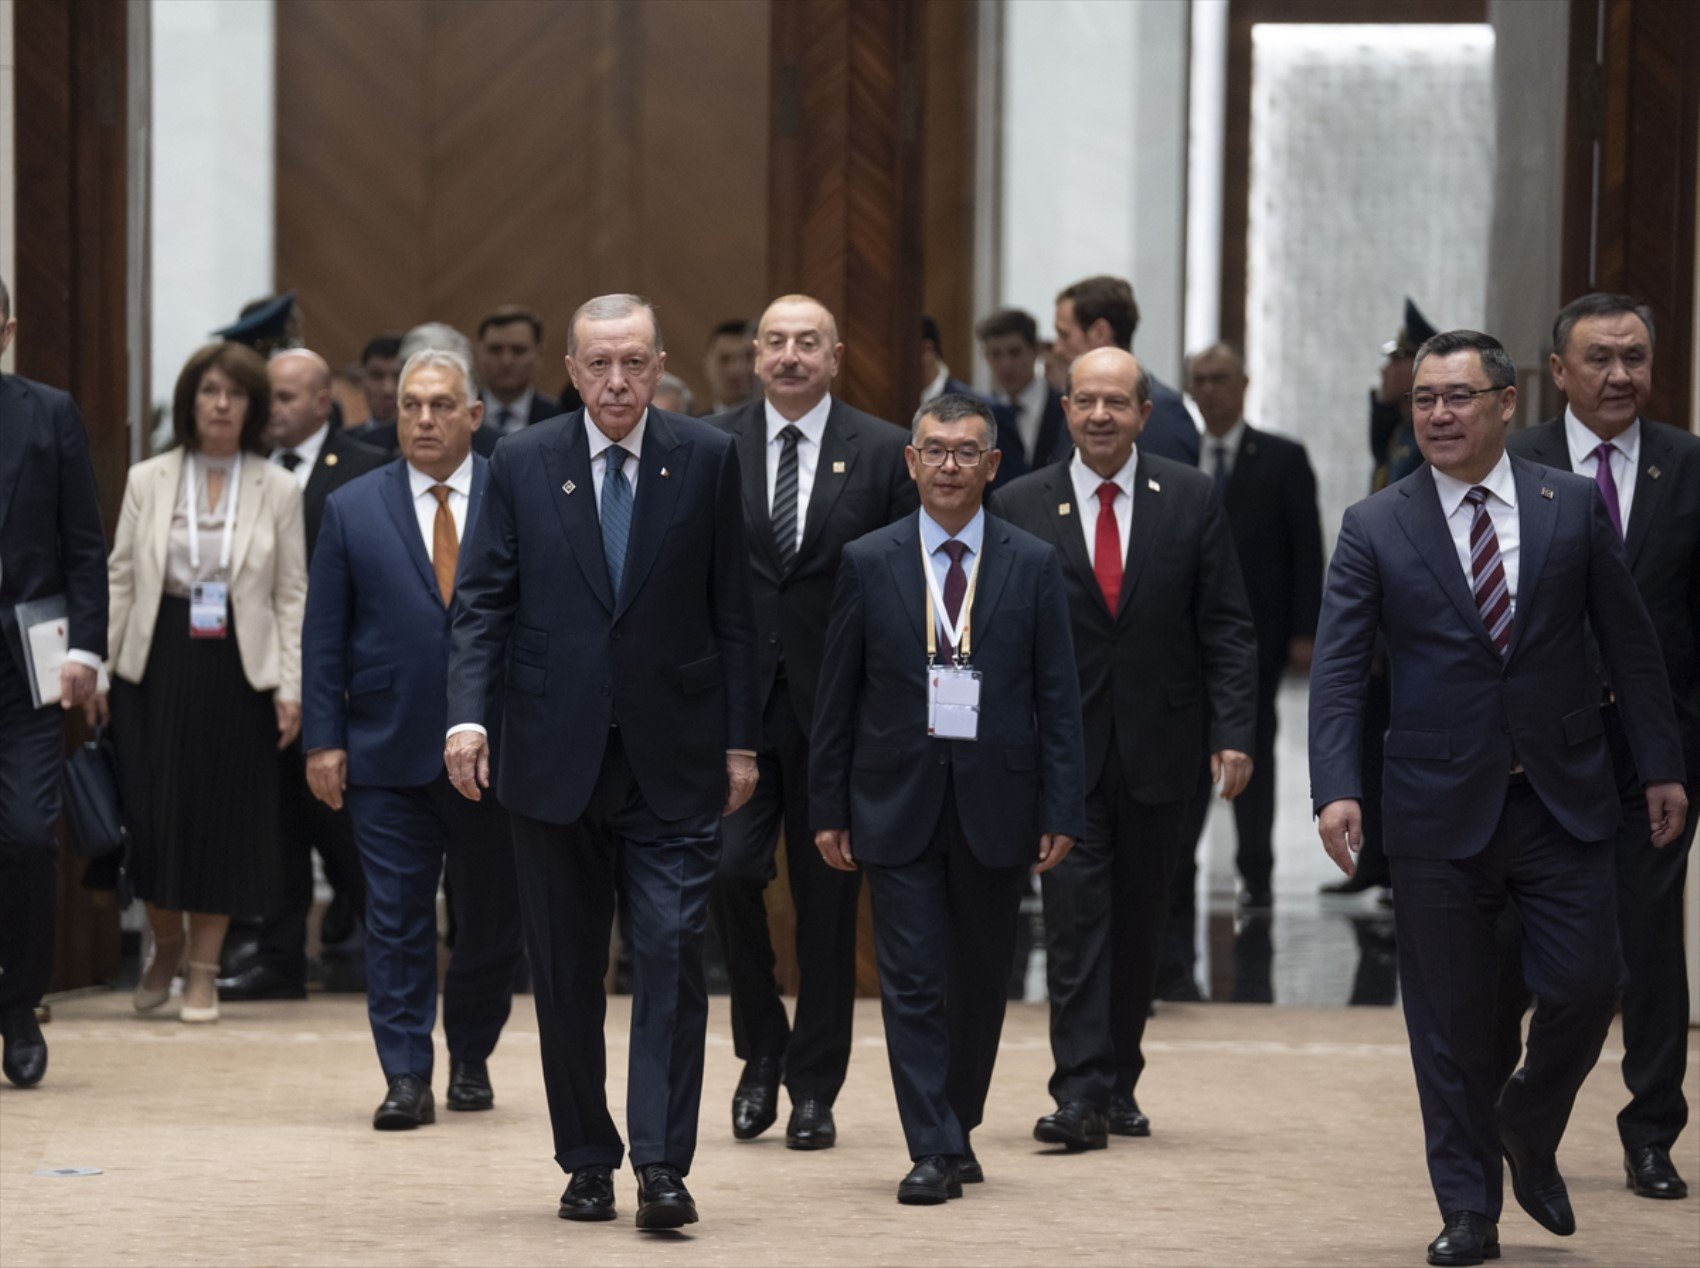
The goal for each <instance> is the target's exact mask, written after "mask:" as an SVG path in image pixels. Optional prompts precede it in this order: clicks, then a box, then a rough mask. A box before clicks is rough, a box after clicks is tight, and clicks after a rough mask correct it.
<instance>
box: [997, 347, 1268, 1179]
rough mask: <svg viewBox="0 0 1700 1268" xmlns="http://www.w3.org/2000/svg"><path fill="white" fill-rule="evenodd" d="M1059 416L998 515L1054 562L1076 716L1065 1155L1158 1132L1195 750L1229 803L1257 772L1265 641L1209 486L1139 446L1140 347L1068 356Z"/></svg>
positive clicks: (1049, 892)
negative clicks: (1155, 1101) (1148, 1104)
mask: <svg viewBox="0 0 1700 1268" xmlns="http://www.w3.org/2000/svg"><path fill="white" fill-rule="evenodd" d="M1063 411H1064V413H1065V415H1066V417H1067V419H1068V429H1069V434H1070V435H1071V436H1072V437H1073V440H1074V457H1073V458H1071V459H1070V460H1069V461H1068V462H1066V463H1059V464H1056V465H1053V466H1050V467H1046V468H1044V469H1043V470H1041V471H1036V472H1034V473H1032V474H1031V475H1028V476H1026V477H1024V478H1023V479H1020V480H1017V481H1016V482H1015V483H1014V484H1012V485H1010V486H1009V488H1007V489H1004V490H1002V491H1000V492H999V493H998V494H997V496H996V498H995V499H994V507H993V509H994V510H995V511H996V512H997V513H998V514H1000V515H1005V516H1007V517H1008V518H1009V519H1010V520H1011V521H1012V522H1013V523H1015V524H1017V525H1019V526H1020V527H1022V528H1025V529H1026V530H1027V531H1028V532H1030V533H1032V534H1033V535H1034V536H1036V537H1038V538H1040V539H1041V540H1043V541H1045V542H1046V543H1047V545H1049V546H1051V548H1052V549H1053V551H1055V552H1056V553H1057V554H1058V555H1060V557H1061V559H1062V561H1063V577H1064V580H1065V583H1066V586H1065V589H1066V593H1067V597H1068V608H1069V617H1070V621H1071V623H1072V625H1073V632H1074V651H1075V656H1076V657H1077V659H1078V663H1079V673H1080V684H1079V685H1080V696H1081V699H1082V701H1083V702H1084V705H1085V713H1084V727H1085V734H1086V788H1087V797H1086V836H1085V837H1084V838H1083V839H1082V840H1081V842H1080V844H1079V846H1078V847H1077V848H1076V849H1075V852H1074V855H1073V857H1071V858H1070V859H1069V861H1068V865H1067V866H1065V867H1061V868H1058V869H1057V870H1056V871H1054V872H1047V873H1046V874H1045V875H1044V877H1043V878H1042V881H1041V883H1042V885H1043V889H1044V900H1045V941H1046V947H1047V953H1048V954H1047V957H1046V976H1047V978H1048V982H1049V987H1050V996H1051V1053H1052V1056H1053V1058H1054V1059H1055V1062H1056V1065H1055V1071H1054V1073H1053V1074H1052V1076H1051V1083H1050V1093H1051V1096H1052V1098H1053V1099H1054V1100H1055V1101H1056V1104H1057V1108H1056V1110H1055V1112H1053V1113H1050V1114H1046V1115H1045V1116H1044V1117H1043V1118H1041V1119H1040V1120H1039V1121H1038V1123H1037V1124H1036V1125H1035V1126H1034V1129H1033V1135H1034V1137H1035V1138H1036V1139H1038V1140H1041V1141H1043V1142H1045V1143H1046V1144H1052V1145H1061V1146H1062V1147H1063V1149H1064V1150H1066V1151H1068V1152H1070V1153H1073V1152H1076V1151H1079V1150H1084V1149H1102V1148H1104V1147H1105V1145H1106V1144H1107V1143H1108V1139H1109V1136H1110V1135H1111V1134H1114V1135H1119V1136H1148V1135H1150V1134H1151V1123H1150V1120H1149V1119H1148V1118H1147V1117H1146V1116H1145V1114H1144V1113H1143V1112H1142V1111H1141V1110H1140V1108H1139V1102H1138V1101H1137V1100H1136V1099H1135V1087H1136V1085H1137V1084H1138V1082H1139V1076H1140V1072H1141V1071H1142V1070H1143V1068H1144V1065H1145V1058H1144V1055H1143V1053H1142V1052H1141V1051H1140V1044H1141V1041H1142V1039H1143V1037H1144V1034H1145V1019H1146V1017H1147V1015H1148V1014H1149V1013H1150V1011H1151V997H1152V994H1153V993H1154V991H1155V990H1156V984H1157V959H1158V951H1159V949H1160V947H1161V946H1162V938H1163V926H1164V923H1165V918H1166V912H1167V910H1168V881H1169V876H1170V874H1171V872H1172V870H1173V868H1174V864H1175V860H1176V857H1177V856H1178V855H1179V853H1180V852H1181V826H1182V824H1183V822H1184V821H1185V817H1186V808H1187V800H1188V798H1189V797H1191V795H1192V792H1193V789H1194V787H1195V785H1196V783H1197V778H1198V766H1197V763H1198V760H1199V755H1200V754H1201V753H1204V752H1209V753H1210V754H1211V757H1210V770H1211V777H1212V779H1213V780H1215V781H1217V782H1219V783H1220V784H1221V786H1222V796H1223V797H1225V798H1227V799H1229V800H1232V799H1233V798H1235V797H1237V796H1238V795H1239V794H1240V793H1241V792H1242V791H1243V790H1244V789H1245V786H1246V783H1247V781H1248V780H1249V779H1250V778H1251V769H1252V761H1251V758H1250V756H1249V754H1250V753H1251V751H1252V747H1253V744H1254V742H1255V738H1256V734H1257V634H1256V630H1255V628H1254V626H1253V625H1252V620H1251V611H1250V608H1249V607H1248V605H1247V602H1246V595H1245V585H1244V583H1243V581H1242V580H1241V577H1240V566H1239V560H1238V556H1237V555H1236V553H1235V550H1234V540H1233V531H1232V528H1231V526H1230V525H1229V523H1228V517H1227V513H1226V512H1225V511H1224V510H1223V507H1222V501H1221V499H1220V498H1219V497H1217V495H1216V492H1215V488H1214V485H1213V482H1212V481H1211V478H1210V477H1209V476H1208V475H1205V474H1204V473H1203V472H1202V471H1200V470H1199V469H1198V468H1197V466H1196V465H1192V464H1186V463H1181V462H1177V461H1173V460H1171V459H1168V458H1162V457H1159V456H1157V455H1156V454H1152V453H1146V452H1141V451H1140V450H1139V449H1137V448H1136V446H1135V443H1134V442H1135V441H1137V440H1138V439H1139V435H1140V430H1141V428H1143V427H1144V425H1145V423H1146V421H1147V420H1148V419H1149V418H1150V417H1151V413H1152V401H1151V383H1150V379H1149V377H1148V376H1147V375H1146V373H1145V371H1144V369H1143V368H1142V367H1141V366H1140V364H1139V362H1138V361H1137V360H1136V359H1135V358H1134V356H1133V354H1132V353H1130V352H1125V351H1123V350H1122V349H1120V348H1100V349H1097V350H1095V351H1092V352H1088V353H1086V354H1085V355H1084V356H1082V357H1080V358H1079V359H1078V360H1077V361H1075V362H1074V364H1073V366H1072V367H1071V368H1070V370H1069V379H1068V384H1067V390H1066V391H1065V393H1064V394H1063ZM1207 745H1208V748H1207V747H1206V746H1207Z"/></svg>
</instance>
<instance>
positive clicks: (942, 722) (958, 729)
mask: <svg viewBox="0 0 1700 1268" xmlns="http://www.w3.org/2000/svg"><path fill="white" fill-rule="evenodd" d="M927 734H928V735H930V736H932V737H934V738H935V739H940V740H975V739H979V738H980V671H979V670H977V669H966V668H964V667H962V666H960V665H933V666H930V667H929V668H928V670H927Z"/></svg>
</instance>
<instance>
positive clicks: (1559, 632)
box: [1310, 330, 1688, 1264]
mask: <svg viewBox="0 0 1700 1268" xmlns="http://www.w3.org/2000/svg"><path fill="white" fill-rule="evenodd" d="M1515 380H1516V370H1515V367H1514V366H1513V364H1512V362H1511V358H1510V357H1509V356H1507V355H1506V352H1505V349H1504V348H1503V347H1501V346H1500V343H1499V341H1498V340H1496V339H1494V338H1492V337H1491V336H1489V335H1484V334H1480V333H1478V332H1476V331H1470V330H1456V331H1450V332H1448V333H1445V334H1440V335H1436V336H1434V337H1433V338H1431V339H1429V340H1427V341H1426V342H1425V343H1424V344H1423V346H1422V347H1421V348H1420V349H1418V351H1417V357H1416V365H1415V376H1414V381H1413V387H1412V392H1411V404H1412V418H1413V421H1414V423H1415V427H1416V436H1417V444H1418V446H1419V448H1420V449H1421V450H1422V453H1423V457H1424V458H1425V459H1426V461H1425V462H1424V464H1423V465H1422V466H1421V467H1419V468H1418V469H1417V470H1416V471H1415V472H1414V473H1412V474H1411V475H1410V476H1407V477H1406V478H1405V479H1403V480H1400V481H1398V482H1397V483H1396V484H1393V485H1392V486H1390V487H1389V488H1387V489H1384V490H1383V491H1382V492H1380V493H1378V494H1376V495H1375V496H1373V497H1371V498H1369V499H1368V500H1367V501H1363V502H1359V503H1358V504H1357V505H1355V506H1353V507H1352V508H1351V509H1349V510H1348V511H1347V512H1346V516H1345V519H1344V521H1343V522H1342V524H1341V527H1340V537H1339V541H1338V544H1337V545H1336V546H1335V551H1334V560H1333V563H1332V564H1331V565H1330V567H1329V571H1328V583H1327V588H1326V590H1325V592H1324V595H1323V604H1322V618H1321V621H1320V623H1319V625H1318V628H1317V640H1316V655H1315V659H1314V661H1313V663H1312V666H1311V679H1310V772H1311V794H1312V797H1313V799H1314V802H1315V807H1316V811H1317V814H1318V816H1319V821H1318V824H1317V830H1318V832H1319V834H1320V836H1321V838H1322V843H1323V846H1324V848H1326V850H1327V851H1328V855H1329V857H1330V858H1332V859H1333V860H1334V862H1335V863H1336V864H1337V865H1338V866H1339V867H1340V870H1341V871H1343V872H1345V873H1346V874H1347V875H1350V874H1351V872H1352V870H1353V866H1354V856H1355V855H1356V853H1357V850H1358V849H1359V847H1360V846H1361V844H1362V841H1363V808H1362V797H1363V790H1362V775H1361V771H1360V766H1359V762H1358V752H1359V746H1360V744H1361V742H1362V739H1363V729H1364V724H1363V714H1364V694H1365V690H1364V689H1365V678H1366V675H1367V671H1368V669H1369V662H1370V657H1371V655H1372V654H1373V653H1374V650H1375V638H1376V634H1377V632H1378V631H1379V633H1380V634H1381V636H1382V637H1383V638H1384V639H1385V641H1386V647H1387V655H1388V661H1389V665H1390V668H1391V671H1392V681H1393V702H1392V721H1391V726H1390V729H1389V730H1388V733H1387V741H1386V754H1387V757H1386V769H1385V772H1384V777H1383V800H1384V811H1385V819H1386V830H1387V840H1386V847H1387V858H1388V862H1389V865H1390V866H1391V868H1392V873H1393V887H1394V891H1395V892H1396V893H1397V894H1398V895H1399V901H1398V902H1397V903H1395V904H1394V909H1393V910H1394V920H1395V927H1396V932H1397V937H1398V944H1399V980H1400V986H1401V993H1402V996H1403V999H1404V1005H1405V1024H1406V1027H1407V1029H1408V1030H1409V1032H1410V1043H1411V1063H1412V1065H1413V1066H1414V1067H1415V1071H1416V1081H1417V1093H1418V1099H1419V1100H1420V1102H1421V1105H1422V1112H1423V1127H1424V1132H1425V1134H1426V1136H1427V1140H1428V1165H1429V1179H1430V1182H1431V1184H1432V1185H1433V1187H1434V1193H1435V1198H1436V1200H1437V1203H1438V1205H1439V1207H1440V1211H1441V1215H1442V1217H1443V1218H1444V1220H1445V1227H1444V1228H1443V1230H1442V1232H1441V1234H1440V1236H1439V1237H1437V1238H1436V1239H1435V1240H1434V1242H1433V1243H1431V1244H1430V1246H1429V1252H1428V1253H1429V1262H1430V1263H1431V1264H1475V1263H1480V1262H1482V1260H1483V1259H1484V1258H1497V1257H1498V1254H1499V1230H1498V1219H1499V1214H1500V1208H1501V1204H1502V1191H1501V1190H1502V1172H1501V1163H1500V1159H1501V1155H1502V1154H1503V1156H1504V1158H1505V1160H1506V1161H1507V1162H1509V1164H1510V1167H1511V1182H1512V1189H1513V1192H1514V1193H1515V1195H1516V1198H1517V1201H1518V1204H1519V1205H1521V1206H1522V1207H1523V1209H1524V1210H1525V1211H1526V1212H1528V1213H1529V1215H1530V1216H1531V1217H1533V1218H1534V1219H1535V1220H1536V1221H1537V1222H1538V1223H1539V1224H1540V1225H1541V1226H1542V1227H1543V1228H1545V1229H1547V1230H1548V1231H1549V1232H1552V1233H1555V1234H1557V1235H1559V1236H1561V1237H1562V1236H1568V1235H1569V1234H1570V1233H1573V1232H1574V1231H1575V1229H1576V1220H1575V1216H1574V1214H1573V1212H1572V1210H1571V1206H1570V1199H1569V1196H1568V1194H1567V1193H1566V1191H1565V1186H1564V1180H1563V1178H1562V1177H1561V1176H1560V1175H1559V1171H1558V1165H1557V1150H1558V1143H1559V1139H1560V1137H1561V1136H1562V1135H1563V1133H1564V1127H1565V1124H1566V1122H1567V1121H1568V1119H1569V1117H1570V1109H1571V1106H1572V1105H1573V1104H1574V1102H1575V1099H1576V1093H1577V1090H1578V1089H1579V1088H1580V1087H1581V1086H1582V1081H1583V1079H1585V1078H1586V1077H1587V1074H1588V1071H1589V1070H1591V1069H1592V1068H1593V1065H1594V1062H1595V1060H1596V1059H1598V1057H1599V1054H1600V1047H1601V1045H1602V1044H1603V1043H1604V1041H1605V1036H1606V1031H1607V1029H1608V1027H1609V1026H1610V1024H1611V1014H1612V1005H1613V1003H1614V1002H1615V998H1616V995H1617V989H1618V985H1619V972H1620V967H1619V966H1620V964H1621V960H1620V957H1619V954H1618V940H1617V912H1616V908H1615V906H1614V903H1613V899H1612V889H1613V863H1614V856H1613V851H1612V850H1611V848H1610V847H1609V845H1608V844H1607V843H1608V842H1609V841H1610V840H1611V839H1612V837H1613V836H1614V835H1615V833H1616V832H1617V830H1618V825H1619V821H1620V818H1621V813H1622V812H1621V808H1620V804H1619V799H1618V794H1617V781H1616V778H1615V776H1614V774H1613V770H1612V757H1611V748H1610V745H1609V743H1608V742H1607V738H1606V727H1605V723H1604V720H1603V719H1602V717H1601V713H1600V684H1599V679H1598V677H1596V676H1595V674H1594V672H1593V671H1592V669H1591V668H1590V667H1589V659H1588V653H1587V646H1588V643H1587V633H1586V628H1585V627H1586V626H1588V625H1591V627H1592V630H1593V632H1594V634H1595V635H1596V636H1597V637H1598V641H1599V646H1600V650H1601V652H1602V653H1603V655H1604V659H1605V666H1606V671H1607V673H1608V675H1609V677H1610V680H1611V682H1612V684H1613V688H1614V689H1615V691H1616V693H1617V698H1618V707H1619V710H1620V713H1621V716H1622V720H1623V727H1624V732H1625V736H1626V738H1627V741H1628V747H1629V751H1630V753H1631V755H1632V756H1633V758H1634V762H1635V768H1636V770H1637V771H1638V772H1640V776H1641V780H1642V782H1643V789H1644V791H1643V806H1644V809H1643V810H1642V813H1645V814H1646V815H1647V817H1648V824H1649V832H1650V835H1651V838H1652V845H1653V846H1655V847H1663V846H1666V845H1668V844H1670V842H1672V841H1674V840H1676V839H1678V838H1679V837H1680V836H1681V834H1682V830H1683V826H1684V821H1685V819H1686V815H1687V808H1688V806H1687V799H1686V797H1685V796H1684V794H1683V789H1682V783H1681V780H1682V774H1683V761H1682V745H1681V741H1680V739H1679V737H1678V734H1677V729H1676V719H1675V716H1674V714H1673V712H1672V709H1671V701H1670V684H1669V680H1668V679H1667V677H1666V675H1665V670H1664V660H1663V657H1662V655H1661V653H1660V650H1659V644H1658V636H1657V634H1656V632H1655V631H1654V628H1653V625H1652V622H1651V621H1650V620H1649V618H1648V616H1647V609H1646V607H1645V605H1644V604H1643V603H1642V601H1641V597H1640V595H1639V594H1638V593H1637V591H1636V589H1635V582H1634V579H1633V578H1632V577H1631V576H1630V573H1629V568H1628V565H1627V563H1626V562H1625V558H1624V552H1623V542H1622V540H1621V539H1620V538H1619V537H1618V535H1617V532H1616V531H1615V530H1614V528H1613V527H1612V524H1611V521H1610V520H1609V518H1608V517H1607V512H1606V505H1605V502H1604V501H1603V500H1602V499H1601V497H1600V495H1599V494H1598V492H1596V490H1595V488H1594V485H1593V481H1591V480H1589V479H1587V478H1586V477H1583V476H1578V475H1572V474H1570V473H1568V472H1565V471H1560V470H1556V469H1554V468H1551V467H1545V466H1540V465H1538V464H1536V463H1533V462H1529V461H1527V460H1525V459H1522V458H1513V457H1511V456H1509V455H1508V454H1507V453H1506V452H1505V431H1506V424H1507V423H1508V422H1510V420H1511V417H1512V415H1513V414H1514V413H1515V412H1516V407H1517V389H1516V388H1515V387H1514V386H1513V384H1514V382H1515ZM1508 903H1509V904H1511V905H1512V906H1514V907H1515V909H1516V911H1517V913H1518V915H1519V916H1520V917H1521V920H1522V924H1523V929H1524V943H1523V947H1524V960H1523V968H1524V971H1525V973H1526V974H1527V977H1528V980H1529V984H1530V986H1531V987H1532V988H1533V990H1534V993H1535V995H1536V998H1537V1001H1538V1002H1537V1005H1536V1008H1535V1015H1534V1021H1533V1023H1532V1025H1531V1026H1530V1030H1529V1044H1528V1053H1527V1057H1526V1059H1525V1062H1524V1065H1523V1067H1522V1069H1520V1070H1519V1071H1518V1072H1517V1074H1516V1075H1515V1076H1514V1077H1513V1078H1512V1079H1511V1080H1510V1082H1509V1083H1507V1084H1506V1085H1505V1086H1504V1090H1503V1091H1501V1090H1500V1087H1499V1084H1498V1083H1497V1082H1496V1080H1495V1079H1494V1061H1493V1043H1494V1026H1493V1017H1494V1006H1495V988H1496V981H1497V978H1498V956H1497V953H1496V948H1495V928H1496V925H1497V923H1498V919H1499V915H1500V912H1501V911H1502V910H1503V909H1504V908H1505V907H1506V905H1507V904H1508ZM1496 1095H1497V1100H1496Z"/></svg>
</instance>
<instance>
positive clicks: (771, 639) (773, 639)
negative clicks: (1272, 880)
mask: <svg viewBox="0 0 1700 1268" xmlns="http://www.w3.org/2000/svg"><path fill="white" fill-rule="evenodd" d="M767 641H768V642H770V643H777V642H778V641H779V635H777V634H769V635H768V636H767Z"/></svg>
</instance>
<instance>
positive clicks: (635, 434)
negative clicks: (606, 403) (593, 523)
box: [584, 409, 649, 517]
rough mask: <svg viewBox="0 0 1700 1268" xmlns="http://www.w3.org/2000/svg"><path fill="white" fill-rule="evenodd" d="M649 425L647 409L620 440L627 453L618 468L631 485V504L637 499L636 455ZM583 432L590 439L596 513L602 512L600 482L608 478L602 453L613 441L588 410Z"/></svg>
mask: <svg viewBox="0 0 1700 1268" xmlns="http://www.w3.org/2000/svg"><path fill="white" fill-rule="evenodd" d="M648 426H649V411H648V410H647V409H646V410H644V412H643V416H642V417H640V418H639V419H638V420H637V426H636V427H634V428H632V429H631V431H629V432H627V433H626V438H625V439H624V440H622V441H621V442H620V448H622V449H624V450H625V451H626V453H627V454H628V455H629V456H628V457H627V458H626V460H625V462H624V463H622V464H621V466H620V470H621V471H623V472H624V473H625V476H626V483H627V484H628V485H629V486H630V487H631V490H632V498H633V504H634V505H635V504H636V499H637V483H638V456H639V455H640V454H642V453H643V433H644V429H645V428H647V427H648ZM584 434H585V436H586V437H588V438H589V440H590V479H591V483H593V484H594V485H595V486H596V514H597V516H598V517H600V516H601V514H602V483H603V481H604V480H606V479H607V478H608V461H607V459H605V458H604V457H603V456H602V455H603V453H604V452H606V450H607V449H608V447H609V446H610V445H612V444H613V443H614V442H613V441H612V440H609V439H608V437H607V436H605V435H604V434H603V432H602V429H601V428H600V427H598V426H597V425H596V424H595V423H593V422H592V421H591V419H590V411H589V410H586V411H585V413H584Z"/></svg>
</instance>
